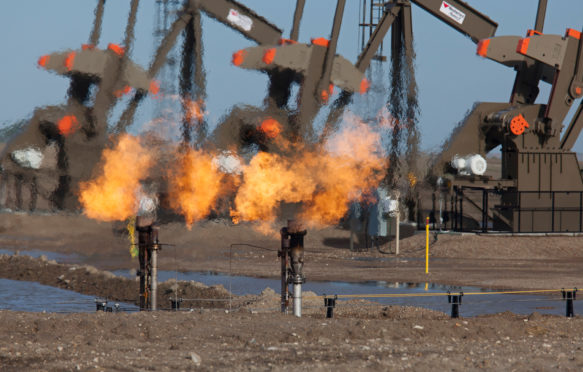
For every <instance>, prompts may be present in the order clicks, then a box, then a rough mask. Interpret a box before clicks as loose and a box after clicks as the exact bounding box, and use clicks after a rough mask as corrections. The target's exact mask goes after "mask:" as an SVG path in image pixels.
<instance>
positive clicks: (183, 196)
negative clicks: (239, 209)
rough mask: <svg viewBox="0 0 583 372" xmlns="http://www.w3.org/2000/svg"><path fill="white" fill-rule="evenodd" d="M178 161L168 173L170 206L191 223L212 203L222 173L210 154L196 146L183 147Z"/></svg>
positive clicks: (207, 209) (217, 194)
mask: <svg viewBox="0 0 583 372" xmlns="http://www.w3.org/2000/svg"><path fill="white" fill-rule="evenodd" d="M177 164H178V165H177V167H176V168H175V169H173V170H171V171H170V173H169V174H168V179H169V192H170V206H171V207H172V208H173V209H174V210H176V211H178V212H179V213H181V214H182V215H184V218H185V219H186V223H187V224H188V226H192V224H193V223H195V222H196V221H198V220H200V219H202V218H204V217H206V216H208V214H209V213H210V211H211V210H212V209H213V207H214V206H215V203H216V201H217V199H218V197H219V196H220V195H221V192H222V191H221V190H222V188H223V187H222V182H223V179H224V178H225V174H224V173H222V172H221V171H220V170H219V166H218V164H217V162H216V161H214V158H213V156H212V155H211V154H209V153H205V152H202V151H199V150H193V149H186V150H185V151H184V152H183V153H181V154H180V155H179V158H178V162H177Z"/></svg>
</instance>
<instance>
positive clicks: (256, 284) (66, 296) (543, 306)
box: [0, 249, 578, 317]
mask: <svg viewBox="0 0 583 372" xmlns="http://www.w3.org/2000/svg"><path fill="white" fill-rule="evenodd" d="M13 253H14V251H12V250H9V249H0V254H13ZM20 254H22V255H29V256H32V257H40V256H42V255H44V256H46V257H47V259H50V260H53V259H54V260H56V261H57V262H60V263H80V262H81V261H82V260H83V257H82V256H80V255H75V254H73V255H67V254H60V253H54V252H43V251H21V252H20ZM405 259H406V258H405ZM113 273H114V274H116V275H118V276H123V277H127V278H131V279H133V278H135V270H116V271H113ZM158 278H159V281H160V282H163V281H166V280H169V279H177V280H183V281H191V280H192V281H196V282H200V283H203V284H205V285H207V286H213V285H222V286H223V287H225V288H226V289H227V290H229V291H230V292H231V293H233V294H235V295H246V294H252V295H258V294H260V293H261V292H262V291H263V290H264V289H265V288H268V287H269V288H272V289H273V290H275V291H276V292H279V290H280V289H281V282H280V280H279V279H270V278H254V277H249V276H234V275H233V276H231V275H229V274H226V273H216V272H176V271H166V270H161V271H159V273H158ZM303 290H304V292H305V291H311V292H314V293H316V294H317V295H328V296H333V295H359V296H361V295H388V294H390V295H391V296H396V297H390V298H378V297H375V298H372V297H371V298H370V300H372V301H375V302H378V303H381V304H385V305H400V306H417V307H423V308H429V309H433V310H438V311H443V312H446V313H449V312H450V311H451V305H450V304H449V303H448V300H447V296H446V295H445V293H446V292H448V291H451V292H452V293H457V292H464V293H466V294H467V293H477V294H475V295H465V296H463V298H462V304H461V306H460V314H461V315H462V316H466V317H470V316H476V315H482V314H494V313H500V312H504V311H511V312H513V313H516V314H530V313H533V312H539V313H543V314H555V315H564V314H565V303H564V302H563V301H562V298H561V294H560V293H559V292H553V293H550V294H549V293H546V294H488V293H490V292H493V290H486V289H481V288H477V287H465V286H464V287H451V286H444V285H439V284H435V283H391V282H384V281H368V282H359V283H353V282H326V281H309V278H308V281H307V282H306V283H305V284H304V285H303ZM399 296H402V297H399ZM343 301H344V299H339V300H338V305H337V306H342V303H343ZM322 303H323V301H322ZM577 305H578V303H577V302H575V314H577V307H578V306H577ZM132 306H133V305H129V304H124V305H123V307H124V308H125V307H128V308H133V309H135V307H132ZM0 309H9V310H19V311H51V312H61V311H63V312H69V311H73V312H85V311H94V310H95V299H94V297H92V296H85V295H81V294H79V293H76V292H72V291H66V290H62V289H59V288H54V287H49V286H44V285H41V284H38V283H32V282H21V281H12V280H6V279H0Z"/></svg>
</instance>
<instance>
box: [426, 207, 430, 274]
mask: <svg viewBox="0 0 583 372" xmlns="http://www.w3.org/2000/svg"><path fill="white" fill-rule="evenodd" d="M425 274H429V217H427V220H426V222H425Z"/></svg>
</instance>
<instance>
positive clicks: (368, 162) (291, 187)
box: [231, 118, 385, 232]
mask: <svg viewBox="0 0 583 372" xmlns="http://www.w3.org/2000/svg"><path fill="white" fill-rule="evenodd" d="M349 119H350V121H352V123H349V126H348V128H347V129H345V130H344V131H342V132H340V133H339V134H337V135H336V136H334V137H332V138H331V139H330V140H329V141H328V142H327V143H326V144H325V146H324V148H322V149H313V150H309V149H306V148H297V149H296V151H295V153H296V154H297V155H296V156H293V157H283V156H280V155H277V154H269V153H264V152H260V153H258V154H257V155H256V156H255V157H254V158H253V159H252V160H251V161H250V163H249V165H247V166H244V167H243V177H242V184H241V186H240V188H239V190H238V192H237V195H236V197H235V208H234V210H233V211H232V212H231V215H232V216H233V217H235V218H236V219H240V220H241V221H262V222H263V223H262V225H261V226H260V230H262V231H264V232H265V231H268V230H269V228H268V227H267V226H268V225H269V224H271V223H273V222H274V221H275V218H276V212H277V208H278V207H279V205H280V204H281V203H302V204H303V206H304V208H303V211H302V213H301V218H302V220H303V221H304V222H305V223H306V224H308V225H312V226H314V225H322V224H331V223H336V222H337V221H338V220H339V219H340V218H342V217H343V216H344V215H345V214H346V212H347V211H348V208H349V203H350V202H351V201H354V200H362V198H363V192H364V191H366V190H368V189H370V188H373V187H376V186H378V184H379V183H380V181H381V179H382V170H383V168H384V166H385V160H384V158H383V157H382V154H381V152H380V151H379V149H380V136H379V134H378V133H375V132H373V131H372V130H370V128H369V127H368V126H367V125H366V124H364V123H362V122H360V121H358V120H354V119H352V118H349Z"/></svg>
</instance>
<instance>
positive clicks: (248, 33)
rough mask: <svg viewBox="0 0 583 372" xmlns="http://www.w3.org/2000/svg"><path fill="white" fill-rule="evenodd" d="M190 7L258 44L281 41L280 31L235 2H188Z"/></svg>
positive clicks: (213, 0) (220, 0) (207, 0)
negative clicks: (199, 10)
mask: <svg viewBox="0 0 583 372" xmlns="http://www.w3.org/2000/svg"><path fill="white" fill-rule="evenodd" d="M190 7H191V8H192V9H201V10H202V11H204V12H205V13H206V14H207V15H208V16H210V17H212V18H214V19H216V20H217V21H219V22H221V23H224V24H225V25H227V26H229V27H231V28H233V29H234V30H237V31H239V32H240V33H241V34H243V36H245V37H246V38H248V39H251V40H254V41H256V42H257V43H259V44H277V43H278V42H279V40H280V39H281V34H282V30H280V29H279V28H278V27H277V26H275V25H273V24H271V23H269V22H268V21H267V20H266V19H265V18H263V17H261V16H259V15H257V14H256V13H255V12H254V11H252V10H251V9H249V8H247V7H246V6H244V5H243V4H240V3H238V2H236V1H233V0H190Z"/></svg>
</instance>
